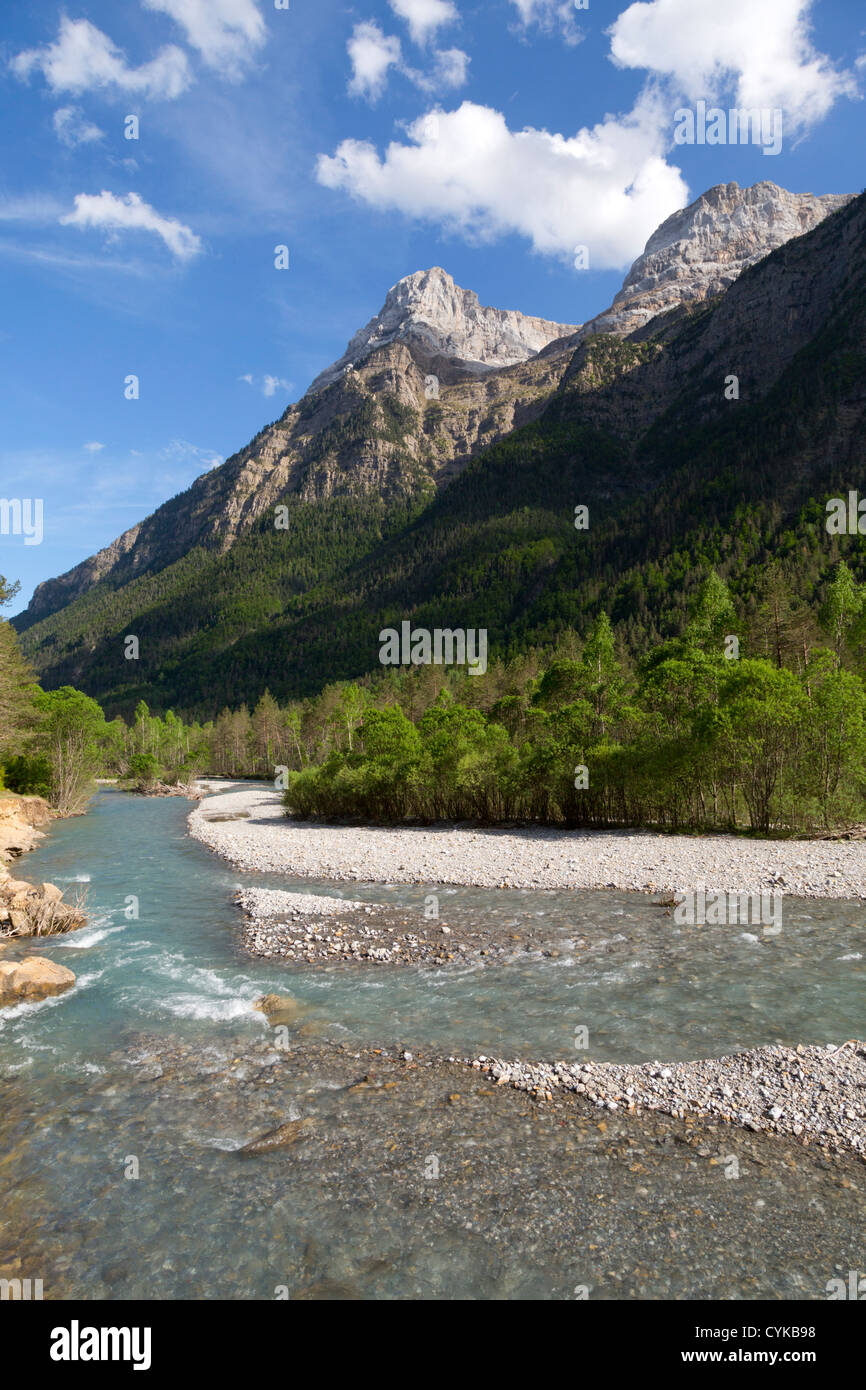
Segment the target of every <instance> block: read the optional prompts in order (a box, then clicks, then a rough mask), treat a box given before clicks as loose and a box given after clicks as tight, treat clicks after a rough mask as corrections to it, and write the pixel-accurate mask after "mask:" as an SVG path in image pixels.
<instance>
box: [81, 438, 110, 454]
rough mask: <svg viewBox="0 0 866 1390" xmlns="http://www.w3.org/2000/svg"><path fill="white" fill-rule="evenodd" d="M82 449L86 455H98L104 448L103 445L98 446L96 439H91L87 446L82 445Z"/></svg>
mask: <svg viewBox="0 0 866 1390" xmlns="http://www.w3.org/2000/svg"><path fill="white" fill-rule="evenodd" d="M84 448H85V449H86V450H87V452H88V454H98V453H99V451H100V450H101V449H104V448H105V445H104V444H100V443H99V440H98V439H92V440H91V441H90V443H89V444H85V445H84Z"/></svg>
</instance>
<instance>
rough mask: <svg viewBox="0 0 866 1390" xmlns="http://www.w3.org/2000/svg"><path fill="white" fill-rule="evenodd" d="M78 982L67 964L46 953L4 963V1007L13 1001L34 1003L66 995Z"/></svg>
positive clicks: (0, 994) (0, 968)
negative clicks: (67, 990) (53, 996)
mask: <svg viewBox="0 0 866 1390" xmlns="http://www.w3.org/2000/svg"><path fill="white" fill-rule="evenodd" d="M74 984H75V976H74V975H73V973H72V971H71V970H67V969H66V966H65V965H58V964H57V963H56V962H55V961H53V960H47V959H46V958H45V957H44V956H28V957H27V959H26V960H17V961H3V962H2V963H0V1008H8V1007H9V1006H10V1005H11V1004H24V1003H33V1002H35V1001H37V1000H39V999H48V998H50V996H51V995H54V994H62V993H63V991H64V990H65V989H70V988H71V987H72V985H74Z"/></svg>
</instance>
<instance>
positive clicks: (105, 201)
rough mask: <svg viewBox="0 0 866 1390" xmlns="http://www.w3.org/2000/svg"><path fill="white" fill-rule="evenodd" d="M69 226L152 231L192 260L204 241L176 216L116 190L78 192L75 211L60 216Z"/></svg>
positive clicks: (172, 249)
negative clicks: (162, 213)
mask: <svg viewBox="0 0 866 1390" xmlns="http://www.w3.org/2000/svg"><path fill="white" fill-rule="evenodd" d="M60 221H61V223H62V224H63V225H64V226H67V227H99V228H101V229H102V230H104V231H107V232H112V233H117V232H120V231H142V232H153V233H155V235H156V236H158V237H160V238H161V239H162V241H164V242H165V245H166V246H167V247H168V249H169V251H170V252H171V253H172V255H173V256H175V257H176V258H177V260H179V261H187V260H190V259H191V258H192V257H193V256H197V255H198V253H199V252H200V251H201V240H200V238H199V237H197V236H196V234H195V232H193V231H191V230H190V228H189V227H185V226H184V224H183V223H182V222H178V221H177V220H176V219H175V218H173V217H162V216H161V215H160V214H159V213H158V212H157V211H156V209H155V208H152V207H151V206H150V204H149V203H145V202H144V200H143V199H142V198H141V196H140V195H139V194H138V193H127V195H126V197H125V198H118V197H117V196H116V195H115V194H114V193H107V192H106V191H105V190H104V189H103V191H102V192H101V193H98V194H90V193H77V194H76V195H75V211H74V212H70V213H67V215H66V216H65V217H61V219H60Z"/></svg>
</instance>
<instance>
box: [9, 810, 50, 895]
mask: <svg viewBox="0 0 866 1390" xmlns="http://www.w3.org/2000/svg"><path fill="white" fill-rule="evenodd" d="M50 819H51V808H50V807H49V805H48V802H47V801H43V799H42V797H41V796H16V795H15V794H14V793H12V792H6V793H5V794H2V795H0V865H2V864H3V863H4V861H5V860H6V859H13V858H15V856H16V855H19V854H26V853H27V851H28V850H31V849H35V848H36V845H37V843H38V842H39V840H41V839H42V838H43V832H42V831H41V830H40V829H39V826H40V825H45V823H46V822H47V821H49V820H50ZM2 877H3V874H2V872H0V878H2Z"/></svg>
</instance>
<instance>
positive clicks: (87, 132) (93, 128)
mask: <svg viewBox="0 0 866 1390" xmlns="http://www.w3.org/2000/svg"><path fill="white" fill-rule="evenodd" d="M54 133H55V135H56V136H57V138H58V140H60V142H61V143H62V144H64V145H68V146H69V148H70V149H71V150H74V149H75V148H76V146H78V145H90V144H92V143H93V141H94V140H101V139H102V138H103V136H104V134H105V132H104V131H103V130H100V129H99V126H98V125H94V124H93V122H92V121H89V120H88V119H87V117H86V116H85V115H84V112H83V111H82V110H81V108H80V106H61V107H59V108H58V110H57V111H55V112H54Z"/></svg>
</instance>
